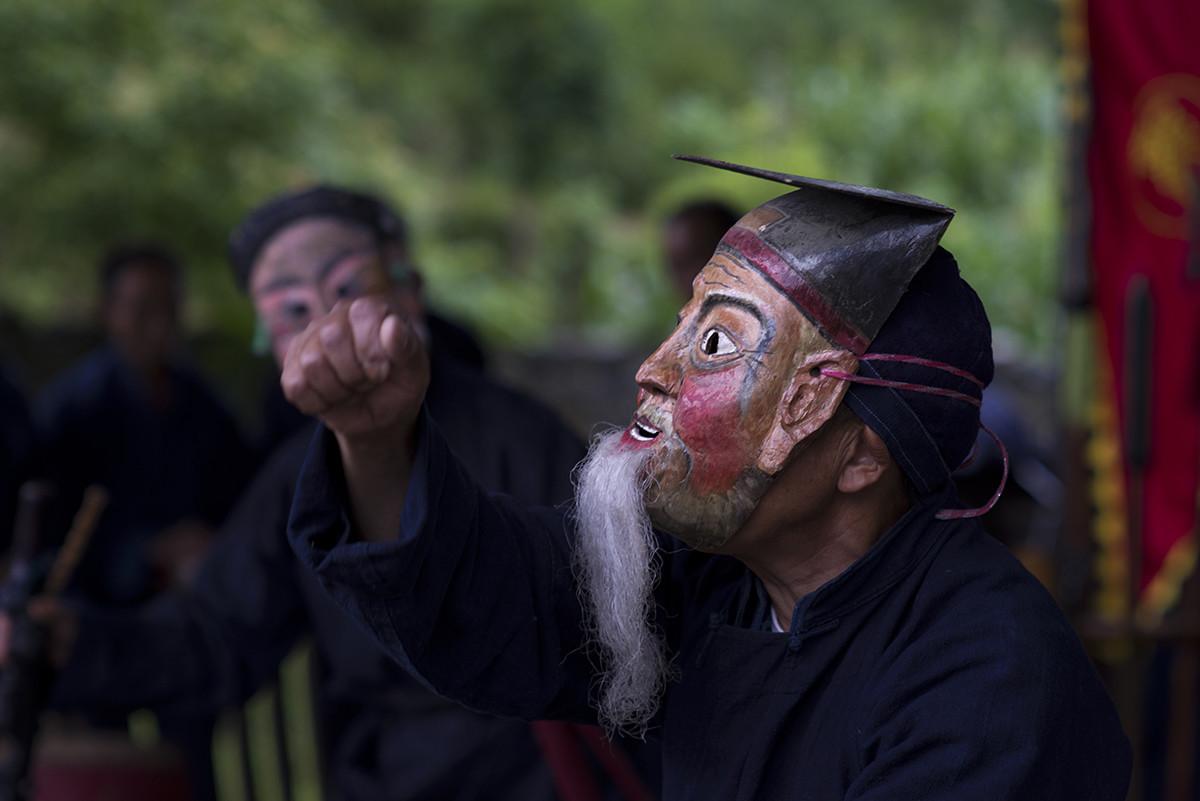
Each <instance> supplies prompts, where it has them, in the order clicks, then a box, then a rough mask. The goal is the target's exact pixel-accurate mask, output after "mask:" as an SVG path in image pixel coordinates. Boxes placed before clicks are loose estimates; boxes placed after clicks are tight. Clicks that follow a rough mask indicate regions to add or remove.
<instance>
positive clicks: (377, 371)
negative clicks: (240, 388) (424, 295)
mask: <svg viewBox="0 0 1200 801" xmlns="http://www.w3.org/2000/svg"><path fill="white" fill-rule="evenodd" d="M280 381H281V383H282V385H283V392H284V395H286V396H287V399H288V400H289V401H291V403H292V404H293V405H294V406H296V408H298V409H299V410H300V411H302V412H304V413H305V414H308V415H312V416H313V417H318V418H320V419H321V421H322V422H324V423H325V425H327V426H328V427H329V428H330V429H332V430H333V432H334V433H335V434H337V436H338V440H339V442H341V443H342V446H343V449H345V448H346V447H347V446H351V447H356V444H361V445H363V446H365V447H367V448H372V447H375V448H377V447H387V446H388V445H389V444H396V443H399V444H402V443H404V442H406V441H407V440H408V438H409V436H410V435H411V433H412V429H413V425H414V423H415V422H416V419H417V414H418V412H419V411H420V408H421V401H422V400H423V399H424V397H425V390H426V388H427V387H428V386H429V358H428V355H427V354H426V352H425V346H424V344H423V343H422V342H421V339H420V337H419V336H418V335H417V332H416V330H415V329H414V327H413V326H412V324H411V323H409V322H408V321H407V320H406V319H404V318H403V317H401V316H400V315H398V314H397V313H396V312H395V311H394V310H393V308H392V307H391V306H389V305H388V302H387V300H386V299H384V298H382V297H362V298H359V299H357V300H355V301H353V302H352V303H349V304H347V303H338V304H337V305H336V306H334V307H333V309H332V310H331V311H330V312H329V314H327V315H325V316H324V317H321V318H319V319H317V320H314V321H313V322H312V323H311V324H310V325H309V326H308V328H307V329H306V330H305V331H304V333H302V334H300V335H299V336H297V337H296V338H295V339H294V340H293V341H292V343H291V345H290V347H289V348H288V353H287V358H286V359H285V360H284V364H283V375H282V377H281V379H280Z"/></svg>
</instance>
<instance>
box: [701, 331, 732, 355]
mask: <svg viewBox="0 0 1200 801" xmlns="http://www.w3.org/2000/svg"><path fill="white" fill-rule="evenodd" d="M735 350H737V348H736V347H735V346H734V344H733V340H732V339H730V338H729V335H728V334H726V333H725V332H724V331H722V330H721V329H719V328H710V329H708V330H707V331H705V332H704V336H703V337H701V338H700V352H701V353H703V354H704V355H705V356H728V355H729V354H731V353H733V352H734V351H735Z"/></svg>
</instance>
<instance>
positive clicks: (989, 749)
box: [282, 162, 1130, 801]
mask: <svg viewBox="0 0 1200 801" xmlns="http://www.w3.org/2000/svg"><path fill="white" fill-rule="evenodd" d="M708 163H712V164H714V166H720V167H723V168H726V169H733V170H735V171H739V172H746V173H749V174H752V175H758V176H760V177H764V178H768V179H770V180H774V181H779V182H782V183H785V184H788V185H789V186H790V187H791V188H792V191H789V193H788V194H785V195H782V196H780V197H778V198H775V199H774V200H772V201H769V202H767V203H766V204H764V205H762V206H759V207H758V208H756V209H754V210H753V211H751V212H750V213H749V214H747V215H746V216H745V217H743V218H742V219H741V220H739V221H738V223H737V224H736V225H735V226H734V227H733V228H732V229H730V230H729V231H728V232H727V233H726V234H725V236H724V238H723V239H722V240H721V244H720V246H719V247H718V248H717V251H716V253H715V254H713V255H712V257H711V259H710V260H709V262H708V265H707V266H706V267H705V268H704V270H703V271H702V272H701V273H700V275H699V276H698V277H697V279H696V281H695V283H694V285H693V286H694V290H693V295H692V299H691V300H690V301H689V302H688V303H687V305H685V306H684V307H683V310H682V312H681V315H680V318H679V324H678V326H677V327H676V329H675V331H674V332H673V333H672V334H671V335H670V336H669V337H668V338H667V340H666V341H664V342H663V344H662V345H661V346H660V347H659V348H658V350H656V351H655V352H654V353H653V354H652V355H651V356H650V357H649V358H648V359H647V360H646V362H645V363H644V364H643V365H642V368H641V369H640V370H639V372H638V375H637V382H638V385H639V389H640V391H639V393H638V410H637V413H636V416H635V417H634V419H633V421H632V422H631V423H630V425H629V426H628V427H627V428H625V429H624V430H619V431H615V432H611V433H610V434H608V435H605V436H602V437H600V438H598V439H597V441H596V443H595V444H594V445H593V448H592V452H591V453H590V455H589V457H588V460H587V461H586V462H585V463H584V465H583V466H582V467H581V469H580V477H579V483H578V492H577V496H576V500H577V507H576V509H575V512H574V514H573V515H567V514H565V513H564V511H563V510H561V509H548V508H541V509H534V508H531V507H529V506H527V505H525V504H522V503H520V502H518V501H515V500H513V499H510V498H505V497H503V496H499V495H491V494H488V493H485V492H483V491H481V490H480V489H479V488H478V486H477V485H476V484H475V483H474V482H473V481H472V480H471V479H470V477H469V474H468V473H467V471H464V470H463V468H462V467H461V465H460V463H459V461H458V459H457V458H456V457H455V455H454V453H453V448H452V447H450V446H449V445H447V442H446V438H445V435H443V433H442V426H441V425H440V424H439V422H438V420H437V414H436V412H435V411H434V410H433V407H432V404H430V403H428V402H426V401H425V397H426V395H425V387H426V385H427V374H428V372H427V367H426V364H427V362H426V359H425V356H424V351H423V348H422V347H421V344H420V337H419V335H418V333H417V332H415V331H414V330H413V329H412V327H411V326H410V325H408V324H407V323H405V321H404V317H403V316H402V315H399V314H397V312H396V309H395V308H394V307H391V306H388V305H387V304H385V303H383V302H381V301H380V300H379V299H373V298H364V299H361V300H359V301H357V302H356V303H354V304H352V305H350V306H349V307H348V308H342V309H338V310H335V311H334V312H332V313H331V314H329V315H328V316H326V317H325V318H323V319H321V320H318V321H316V322H315V323H314V324H313V325H312V326H311V327H310V328H309V330H308V331H307V332H305V334H304V335H303V337H301V338H299V339H297V340H296V342H295V343H294V344H293V346H292V349H291V351H290V353H289V354H288V358H287V361H286V364H285V366H284V371H283V377H282V381H283V385H284V389H285V391H286V392H287V394H288V397H289V398H291V399H292V400H293V402H295V403H297V405H298V406H300V407H301V408H302V409H304V410H306V411H308V412H310V413H312V414H316V415H319V416H320V418H321V420H322V421H323V422H324V424H325V425H326V430H325V431H324V432H322V434H321V436H319V437H318V438H316V439H314V440H313V449H312V450H311V451H310V453H309V456H308V459H307V460H306V462H305V467H304V470H303V472H302V474H301V477H300V480H299V483H298V486H297V494H296V501H295V505H294V507H293V510H292V517H291V522H290V535H291V542H292V546H293V548H295V549H296V551H297V553H298V554H299V555H300V557H301V559H302V560H303V561H304V562H305V563H306V564H307V565H308V566H309V567H310V568H311V569H312V570H313V572H314V573H315V575H316V576H318V577H319V579H320V580H321V582H322V584H323V585H325V587H326V588H327V589H328V590H329V591H330V592H331V593H332V594H333V595H334V596H335V597H337V598H338V600H339V602H340V603H341V604H342V605H343V606H344V607H345V608H346V609H347V610H349V611H351V612H352V613H353V614H354V615H355V616H356V617H357V618H358V619H359V620H360V621H362V623H363V624H364V625H365V626H368V627H369V628H370V630H371V631H372V632H374V634H375V637H376V639H377V640H378V641H379V643H380V644H381V645H382V646H383V647H384V648H386V649H387V650H388V652H389V653H391V654H392V655H393V656H394V657H395V658H396V659H398V660H399V661H400V662H401V663H403V664H405V665H408V666H410V667H412V668H413V669H414V670H416V671H417V672H418V673H419V674H420V675H422V676H424V677H425V678H426V680H427V681H429V682H430V684H431V685H432V686H433V687H434V688H435V689H437V690H438V691H440V692H442V693H445V694H446V695H449V696H451V697H455V698H458V699H460V700H462V701H463V702H464V703H466V704H468V705H470V706H472V707H476V708H481V709H490V710H494V711H497V712H502V713H505V714H512V715H522V716H526V717H541V716H560V717H564V718H568V719H573V720H579V719H588V718H591V719H598V720H599V721H600V722H602V723H605V724H607V725H608V726H609V727H610V728H611V729H617V730H626V731H633V732H643V731H651V732H654V733H656V734H657V733H661V736H662V744H663V768H664V777H663V780H664V797H665V798H667V799H683V798H687V799H714V800H715V799H721V801H727V800H728V799H778V798H795V797H805V798H812V799H844V800H846V801H868V800H870V801H882V799H923V800H924V801H938V800H941V799H944V800H945V801H950V800H951V799H953V800H954V801H966V800H976V801H993V800H994V799H1006V800H1011V801H1016V799H1026V798H1045V799H1064V800H1065V799H1083V798H1087V799H1097V800H1102V801H1120V800H1121V799H1124V798H1125V792H1126V788H1127V786H1128V782H1129V772H1130V751H1129V745H1128V742H1127V740H1126V738H1125V736H1124V735H1123V733H1122V731H1121V727H1120V723H1119V721H1118V719H1117V715H1116V712H1115V709H1114V708H1113V705H1112V702H1111V700H1110V699H1109V698H1108V696H1107V694H1106V693H1105V690H1104V687H1103V685H1102V684H1101V682H1100V679H1099V677H1098V676H1097V675H1096V672H1095V671H1094V669H1093V668H1092V666H1091V665H1090V664H1089V662H1088V659H1087V656H1086V655H1085V653H1084V651H1083V648H1082V647H1081V645H1080V643H1079V641H1078V639H1077V638H1076V636H1075V635H1074V633H1073V632H1072V630H1071V628H1070V626H1069V625H1068V623H1067V621H1066V620H1065V619H1064V617H1063V615H1062V614H1061V612H1060V611H1059V610H1058V609H1057V607H1056V606H1055V605H1054V601H1053V600H1052V599H1051V598H1050V596H1049V595H1048V594H1047V593H1046V592H1045V590H1044V589H1043V588H1042V587H1041V586H1040V585H1039V584H1038V583H1037V581H1036V580H1035V579H1034V578H1032V577H1031V576H1030V575H1029V574H1028V573H1027V572H1025V571H1024V570H1023V569H1022V568H1021V567H1020V565H1019V564H1018V563H1017V562H1016V560H1015V559H1013V557H1012V556H1011V555H1009V554H1008V553H1007V551H1006V550H1005V549H1004V547H1003V546H1002V545H1000V544H999V543H998V542H996V541H995V540H994V539H992V538H991V537H989V536H987V535H986V534H985V533H983V531H982V530H981V529H980V527H979V525H978V524H977V523H976V522H975V521H974V520H973V518H974V517H976V516H978V515H979V514H982V513H983V512H984V511H986V507H985V508H980V509H966V508H963V505H962V504H961V502H960V501H959V499H958V497H957V494H956V491H955V487H954V483H953V481H952V480H951V478H950V473H951V469H952V467H953V466H957V465H958V464H959V463H961V462H962V461H963V459H964V458H965V457H966V455H967V453H968V451H969V450H970V448H971V443H972V442H973V441H974V439H975V432H976V430H977V429H978V427H979V424H980V423H979V404H980V398H981V393H982V388H983V387H984V386H986V385H987V383H988V382H989V381H990V379H991V377H992V352H991V329H990V325H989V323H988V320H987V316H986V314H985V312H984V309H983V305H982V304H981V303H980V301H979V298H978V297H977V296H976V294H975V292H974V291H973V290H972V289H971V287H970V286H969V285H968V284H967V283H966V282H965V281H964V280H963V279H962V277H961V276H960V274H959V271H958V266H957V264H956V263H955V261H954V259H953V257H952V256H951V255H950V254H949V253H948V252H947V251H945V250H942V249H940V248H939V247H938V241H939V240H940V238H941V235H942V233H943V232H944V231H945V229H946V227H947V226H948V225H949V223H950V219H951V217H952V215H953V211H952V210H951V209H948V208H946V207H944V206H941V205H938V204H936V203H932V202H930V201H927V200H924V199H922V198H917V197H914V196H911V195H902V194H898V193H892V192H886V191H882V190H878V189H872V188H868V187H853V186H847V185H844V184H835V183H832V182H827V181H817V180H813V179H806V178H802V177H799V176H789V175H784V174H781V173H774V172H768V171H765V170H757V169H753V168H748V167H739V166H737V165H727V164H724V163H723V162H708ZM655 528H657V529H658V531H660V532H663V534H659V533H656V531H655ZM666 534H670V535H673V536H674V537H676V538H677V540H670V539H667V538H666V536H665V535H666ZM684 546H686V547H684ZM485 610H486V611H485Z"/></svg>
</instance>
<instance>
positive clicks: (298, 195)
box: [229, 185, 408, 289]
mask: <svg viewBox="0 0 1200 801" xmlns="http://www.w3.org/2000/svg"><path fill="white" fill-rule="evenodd" d="M309 217H336V218H339V219H343V220H348V221H350V222H354V223H359V224H361V225H363V226H366V227H367V228H368V229H369V230H370V231H371V232H372V233H374V234H375V236H376V237H378V238H379V240H380V241H381V242H392V243H397V244H400V245H404V244H407V240H408V230H407V228H406V226H405V224H404V220H402V219H401V218H400V215H399V214H397V213H396V212H395V211H394V210H393V209H392V208H391V207H390V206H388V205H387V204H386V203H384V202H383V201H382V200H380V199H379V198H377V197H375V196H374V195H369V194H366V193H363V192H356V191H353V190H350V189H343V188H341V187H337V186H328V185H320V186H313V187H309V188H307V189H301V190H298V191H295V192H287V193H285V194H282V195H277V196H276V197H273V198H271V199H270V200H268V201H267V202H266V203H263V204H262V205H261V206H259V207H257V208H256V209H254V210H253V211H251V212H250V213H249V214H248V215H246V218H245V219H244V220H242V223H241V224H240V225H239V226H238V227H237V228H235V229H234V231H233V233H232V234H231V235H230V237H229V261H230V263H231V264H232V265H233V272H234V277H235V279H236V280H237V283H238V286H239V287H241V288H242V289H245V288H246V286H247V284H248V282H249V279H250V270H251V268H252V267H253V266H254V261H255V259H257V258H258V254H259V252H260V251H261V250H262V248H263V246H264V245H266V243H267V241H268V240H270V239H271V237H273V236H274V235H275V234H276V233H278V232H279V231H280V230H281V229H283V228H285V227H287V226H288V225H291V224H292V223H294V222H296V221H297V220H303V219H307V218H309Z"/></svg>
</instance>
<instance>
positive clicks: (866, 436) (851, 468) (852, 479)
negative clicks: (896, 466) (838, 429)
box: [837, 420, 892, 493]
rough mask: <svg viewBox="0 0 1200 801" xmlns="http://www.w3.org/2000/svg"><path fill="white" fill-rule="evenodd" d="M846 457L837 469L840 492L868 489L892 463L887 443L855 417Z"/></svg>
mask: <svg viewBox="0 0 1200 801" xmlns="http://www.w3.org/2000/svg"><path fill="white" fill-rule="evenodd" d="M851 431H852V433H851V434H850V436H851V437H852V439H851V441H850V443H849V448H848V449H847V451H846V454H847V455H846V460H845V463H844V464H843V465H842V467H841V470H840V471H839V472H838V482H837V488H838V491H839V492H845V493H854V492H861V491H862V490H865V489H867V488H868V487H870V486H871V485H873V484H875V482H877V481H879V479H880V478H881V477H882V476H883V474H884V472H885V471H886V470H887V469H888V467H889V466H890V465H891V464H892V455H891V453H889V452H888V449H887V445H886V444H884V441H883V440H882V439H881V438H880V436H879V435H878V434H876V433H875V432H874V431H873V430H872V429H871V428H870V427H869V426H867V425H866V424H864V423H863V422H861V421H860V420H855V421H854V423H853V428H852V429H851Z"/></svg>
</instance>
